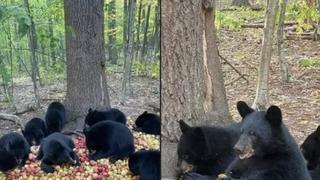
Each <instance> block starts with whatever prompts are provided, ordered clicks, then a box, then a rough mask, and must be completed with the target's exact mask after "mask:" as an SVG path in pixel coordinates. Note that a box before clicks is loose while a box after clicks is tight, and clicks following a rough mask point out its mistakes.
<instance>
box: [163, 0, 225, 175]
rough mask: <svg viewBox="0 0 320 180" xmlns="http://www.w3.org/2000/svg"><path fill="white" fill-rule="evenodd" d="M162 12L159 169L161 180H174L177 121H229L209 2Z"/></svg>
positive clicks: (169, 4)
mask: <svg viewBox="0 0 320 180" xmlns="http://www.w3.org/2000/svg"><path fill="white" fill-rule="evenodd" d="M161 8H162V13H161V34H162V36H161V42H162V43H161V56H162V59H161V60H162V62H161V81H162V86H161V87H162V89H161V117H162V119H161V120H162V129H161V130H162V132H161V134H162V138H161V141H162V142H161V149H162V152H163V153H162V159H161V165H162V166H161V168H162V177H163V178H174V176H175V165H176V157H177V154H176V145H177V140H178V139H179V137H180V135H181V132H180V129H179V128H178V120H180V119H184V120H189V123H190V124H193V125H200V124H201V125H212V124H216V125H221V123H227V122H228V121H229V117H230V116H229V112H228V107H227V102H226V95H225V94H224V92H225V90H224V85H223V79H222V71H221V65H220V62H219V58H218V56H217V55H218V54H217V47H216V40H215V38H216V35H215V34H214V33H215V30H214V16H213V13H214V1H212V0H208V1H206V0H204V1H197V2H191V1H179V2H178V1H162V3H161ZM212 68H213V69H212ZM218 96H222V97H218Z"/></svg>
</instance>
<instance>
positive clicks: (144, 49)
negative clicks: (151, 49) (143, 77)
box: [140, 5, 151, 74]
mask: <svg viewBox="0 0 320 180" xmlns="http://www.w3.org/2000/svg"><path fill="white" fill-rule="evenodd" d="M150 10H151V5H148V7H147V15H146V18H145V27H144V32H143V44H142V50H141V58H140V62H141V64H143V65H144V72H143V74H145V73H146V67H147V62H146V57H147V41H148V29H149V18H150Z"/></svg>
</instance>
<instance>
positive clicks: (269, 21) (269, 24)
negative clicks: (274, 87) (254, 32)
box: [252, 0, 279, 110]
mask: <svg viewBox="0 0 320 180" xmlns="http://www.w3.org/2000/svg"><path fill="white" fill-rule="evenodd" d="M278 5H279V0H274V1H269V4H268V6H267V11H266V15H265V17H266V21H265V27H264V32H263V43H262V51H261V61H260V66H259V74H258V83H257V90H256V97H255V100H254V102H253V105H252V107H253V108H254V109H258V110H265V109H266V108H267V107H268V106H269V92H268V91H269V83H268V80H269V68H270V67H269V66H270V61H271V54H272V43H273V33H274V28H275V20H276V15H277V11H278Z"/></svg>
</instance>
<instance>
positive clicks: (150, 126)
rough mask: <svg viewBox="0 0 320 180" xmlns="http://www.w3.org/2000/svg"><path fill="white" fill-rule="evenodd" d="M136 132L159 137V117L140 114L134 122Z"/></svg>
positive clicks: (150, 114)
mask: <svg viewBox="0 0 320 180" xmlns="http://www.w3.org/2000/svg"><path fill="white" fill-rule="evenodd" d="M135 124H136V127H135V130H136V131H141V132H144V133H147V134H154V135H160V125H161V121H160V117H159V116H158V115H156V114H152V113H148V112H147V111H145V112H144V113H142V114H141V115H140V116H139V117H138V118H137V120H136V122H135Z"/></svg>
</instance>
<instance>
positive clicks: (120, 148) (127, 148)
mask: <svg viewBox="0 0 320 180" xmlns="http://www.w3.org/2000/svg"><path fill="white" fill-rule="evenodd" d="M84 134H85V136H86V145H87V148H88V149H89V158H90V159H91V160H98V159H102V158H108V157H110V158H111V159H110V160H111V161H113V162H115V161H117V160H119V159H123V158H125V157H127V156H129V154H131V153H133V152H134V145H133V135H132V133H131V131H130V130H129V128H128V127H126V126H125V125H123V124H121V123H118V122H114V121H101V122H98V123H96V124H94V125H93V126H92V127H90V128H85V129H84Z"/></svg>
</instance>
